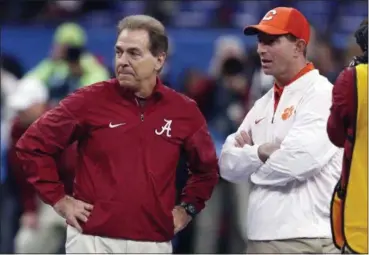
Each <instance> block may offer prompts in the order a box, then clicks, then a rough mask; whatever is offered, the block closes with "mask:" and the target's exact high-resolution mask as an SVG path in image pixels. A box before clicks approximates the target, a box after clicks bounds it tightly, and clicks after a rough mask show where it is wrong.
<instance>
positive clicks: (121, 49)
mask: <svg viewBox="0 0 369 255" xmlns="http://www.w3.org/2000/svg"><path fill="white" fill-rule="evenodd" d="M115 49H116V50H120V51H123V48H122V47H121V46H119V45H115ZM126 50H127V51H140V49H139V48H137V47H128V48H127V49H126Z"/></svg>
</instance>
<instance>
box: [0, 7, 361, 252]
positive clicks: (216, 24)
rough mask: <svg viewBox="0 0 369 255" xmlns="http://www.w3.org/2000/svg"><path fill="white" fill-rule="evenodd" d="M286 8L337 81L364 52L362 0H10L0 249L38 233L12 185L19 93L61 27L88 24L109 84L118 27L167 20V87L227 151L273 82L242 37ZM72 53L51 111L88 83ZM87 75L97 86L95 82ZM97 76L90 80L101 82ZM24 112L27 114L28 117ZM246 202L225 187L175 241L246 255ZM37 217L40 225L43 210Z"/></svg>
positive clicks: (4, 14) (235, 188) (313, 57)
mask: <svg viewBox="0 0 369 255" xmlns="http://www.w3.org/2000/svg"><path fill="white" fill-rule="evenodd" d="M277 6H291V7H295V8H297V9H299V10H300V11H301V12H302V13H303V14H304V15H306V17H307V18H308V20H309V22H310V23H311V26H312V33H313V34H312V38H311V42H310V44H309V49H308V58H309V60H310V61H312V62H313V63H314V65H315V66H316V67H317V68H318V69H319V70H320V72H321V73H323V74H324V75H326V76H327V77H328V78H329V79H330V80H331V82H334V81H335V78H336V77H337V75H338V73H339V72H340V70H341V69H342V68H343V67H344V66H345V65H347V64H348V63H349V61H350V60H351V59H352V57H353V56H355V55H357V54H359V53H360V50H359V48H358V46H357V45H356V43H355V40H354V38H353V32H354V31H355V30H356V29H357V28H358V26H359V24H360V22H361V21H362V20H363V19H364V18H367V16H368V2H367V1H362V0H351V1H346V0H331V1H329V0H314V1H308V0H268V1H266V0H262V1H237V0H234V1H226V0H208V1H195V0H183V1H167V0H163V1H159V0H152V1H139V0H138V1H82V0H81V1H75V0H74V1H67V0H63V1H41V0H40V1H21V0H13V1H1V2H0V13H1V15H0V17H1V24H2V26H1V64H2V76H1V95H2V100H1V106H2V115H1V118H2V120H1V126H2V133H1V145H2V147H1V148H2V162H1V163H2V172H3V173H6V175H5V174H4V175H2V181H1V183H2V184H1V185H2V186H1V188H2V192H1V196H2V201H1V210H2V213H1V236H0V251H1V252H5V253H11V252H14V251H15V250H14V240H15V239H14V238H15V236H16V234H17V232H18V229H19V227H22V224H23V225H27V224H28V225H29V228H32V226H34V225H32V224H29V222H28V223H27V222H26V223H25V220H24V218H22V215H24V202H22V195H21V193H22V192H24V191H23V190H24V187H22V185H26V184H20V182H19V181H16V180H15V179H17V178H16V177H14V178H13V177H12V176H13V175H16V174H15V173H14V172H16V171H14V170H13V168H16V167H15V166H14V165H12V164H13V163H12V159H11V150H12V145H13V144H14V142H16V137H17V135H14V132H15V131H14V125H15V124H14V123H17V119H18V120H19V118H24V116H23V115H24V114H23V115H19V111H15V110H14V109H12V108H11V107H10V105H11V104H12V102H11V98H12V97H11V96H12V95H13V94H15V93H18V92H17V89H16V88H17V87H18V85H19V86H20V84H24V83H27V80H25V79H24V78H23V77H25V76H27V74H29V73H28V72H29V71H30V70H33V68H35V67H37V66H38V65H39V63H40V62H41V61H42V60H45V59H47V58H48V57H49V56H50V54H53V53H52V51H55V49H54V48H53V44H55V42H56V41H57V39H56V35H55V31H56V29H57V28H58V27H59V25H62V24H64V23H65V22H75V23H77V24H79V25H80V26H81V27H82V28H83V31H82V32H78V33H79V35H78V36H79V37H78V38H79V39H78V40H81V42H80V44H79V46H81V49H82V51H83V53H87V52H88V53H89V54H90V55H91V56H93V57H95V59H96V60H97V62H98V64H99V65H101V68H103V69H106V70H107V74H106V75H105V76H104V74H102V75H101V76H100V77H112V76H113V69H112V67H113V57H114V48H113V46H114V43H115V39H116V25H117V22H118V21H119V20H120V19H122V18H123V17H124V16H126V15H131V14H148V15H152V16H154V17H156V18H158V19H159V20H160V21H162V22H163V23H164V25H165V26H166V27H167V31H168V34H169V37H170V56H169V58H168V61H167V64H166V66H165V69H164V72H163V73H162V78H163V80H164V81H165V82H166V83H167V84H168V86H170V87H172V88H174V89H176V90H178V91H182V92H184V93H186V94H187V95H188V96H190V97H192V98H193V99H195V100H196V101H197V102H198V104H199V106H200V108H201V110H202V111H203V113H204V115H205V117H206V119H207V121H208V124H209V127H210V129H211V132H212V135H213V138H214V141H215V143H216V145H217V149H218V151H219V150H220V146H221V144H222V142H223V141H224V139H225V137H226V136H227V135H228V134H229V133H230V132H233V131H234V130H235V129H236V128H237V127H238V125H239V123H240V121H242V118H243V117H244V115H245V114H246V113H247V111H248V109H249V108H250V107H251V106H252V104H253V102H254V101H255V100H257V99H258V98H259V97H260V96H262V95H263V94H264V93H265V92H266V91H267V90H268V89H270V88H271V86H272V84H273V79H272V78H271V77H268V76H266V75H264V74H263V73H262V72H261V70H260V63H259V60H258V56H257V55H256V50H255V47H256V38H254V37H244V36H243V33H242V29H243V27H244V26H245V25H248V24H254V23H258V22H259V20H260V19H261V18H262V17H263V16H264V15H265V13H266V12H267V11H268V10H270V9H272V8H274V7H277ZM72 31H73V30H72ZM66 33H67V34H68V32H66ZM72 33H73V32H72ZM76 33H77V32H76ZM67 37H68V36H67ZM61 40H62V39H61ZM83 41H85V43H84V42H83ZM74 46H75V45H74ZM82 46H83V47H82ZM69 52H70V54H69V55H68V54H67V55H68V56H69V57H66V56H65V57H64V58H63V59H64V60H65V61H66V62H67V63H68V68H69V69H68V70H67V71H66V75H64V76H63V82H62V83H63V84H62V85H60V84H59V85H57V82H55V80H53V79H51V78H52V77H47V78H45V79H41V80H42V81H41V82H42V83H43V84H45V85H47V86H46V88H47V89H48V95H49V98H48V102H46V103H49V102H51V101H52V102H55V101H58V100H60V99H61V98H62V97H64V96H65V95H66V94H68V93H70V92H71V91H72V90H74V89H75V88H77V87H79V86H84V85H87V84H83V81H82V80H78V79H77V81H76V80H74V78H75V76H73V70H74V69H73V68H74V67H75V66H74V65H73V63H74V62H73V60H75V59H77V60H78V61H82V58H83V57H81V54H80V53H78V51H77V53H75V52H74V51H69ZM73 52H74V53H73ZM78 61H77V62H78ZM97 68H100V67H97ZM82 69H83V68H82ZM77 70H78V68H77ZM94 70H96V69H94ZM61 72H64V71H61ZM77 72H78V71H77ZM82 72H88V70H87V71H86V70H82ZM56 73H58V71H57V72H56ZM86 76H88V78H91V74H86ZM22 78H23V79H22ZM88 78H86V80H85V81H90V80H91V81H92V80H94V79H93V78H91V79H88ZM96 79H98V78H96ZM21 81H24V82H23V83H21ZM29 82H30V81H29ZM61 87H63V88H64V89H61ZM37 91H39V90H37V89H36V88H35V90H34V91H33V92H29V96H30V97H32V98H29V99H27V98H26V97H23V98H24V100H25V101H27V100H36V99H34V98H38V99H39V100H40V98H41V96H40V93H41V92H40V91H39V92H37ZM37 93H38V94H37ZM23 94H24V93H23ZM26 94H27V93H26ZM31 94H32V95H31ZM22 111H23V113H24V112H26V113H27V111H26V109H22ZM36 112H37V111H36ZM28 114H31V113H29V112H28ZM21 122H22V121H21ZM28 124H29V123H28ZM25 127H26V126H23V128H25ZM18 138H19V134H18ZM6 159H8V162H7V163H6V161H5V160H6ZM179 169H181V168H179ZM182 170H183V169H182ZM179 172H180V171H179ZM5 176H6V179H5ZM179 176H180V177H181V178H178V187H181V186H182V185H183V180H185V178H186V176H183V175H181V174H180V173H179ZM246 195H247V187H246V186H245V185H230V184H228V183H225V182H221V183H220V184H219V185H218V187H217V189H216V192H215V193H214V196H213V198H212V199H211V201H210V202H209V204H208V208H207V209H206V210H205V211H204V212H203V213H202V214H201V217H198V218H197V219H196V220H195V222H194V223H193V224H191V225H190V226H189V228H188V229H186V230H185V231H183V232H182V233H180V234H179V235H178V236H177V237H176V238H175V240H174V242H173V243H174V246H175V252H176V253H191V252H197V253H200V252H203V253H216V252H219V253H222V252H223V253H226V252H231V253H239V252H241V251H243V250H244V241H245V238H244V230H243V228H242V225H243V224H244V222H243V221H244V220H243V219H244V217H243V216H242V215H244V212H245V207H246V203H247V201H246V200H247V199H245V197H246ZM34 214H35V215H36V216H37V215H38V217H40V214H39V212H37V211H36V212H34ZM35 229H36V230H37V228H34V230H35ZM36 230H35V231H36ZM32 233H36V234H34V235H33V236H34V237H35V238H37V231H36V232H32ZM52 233H53V234H52V235H55V239H57V237H56V236H63V231H59V230H55V231H54V232H52ZM40 236H41V235H40ZM58 240H59V239H58ZM41 243H42V242H41ZM18 245H23V246H24V247H25V248H23V249H25V250H24V251H26V252H27V247H28V246H27V244H24V243H22V244H18ZM44 245H46V246H47V245H48V244H47V243H46V244H44ZM62 246H63V244H62V242H61V244H60V247H61V248H60V249H57V250H56V251H55V252H63V249H62ZM17 249H18V248H17ZM45 250H46V247H45ZM18 251H19V249H18ZM41 251H43V250H41ZM29 252H32V250H31V251H29ZM50 252H51V251H50Z"/></svg>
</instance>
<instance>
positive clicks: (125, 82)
mask: <svg viewBox="0 0 369 255" xmlns="http://www.w3.org/2000/svg"><path fill="white" fill-rule="evenodd" d="M118 82H119V85H120V86H122V87H125V88H134V87H136V86H137V82H136V81H134V80H131V79H119V78H118Z"/></svg>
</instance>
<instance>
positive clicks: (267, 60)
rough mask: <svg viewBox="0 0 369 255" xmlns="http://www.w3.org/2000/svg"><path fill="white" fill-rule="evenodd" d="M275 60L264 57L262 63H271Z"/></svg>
mask: <svg viewBox="0 0 369 255" xmlns="http://www.w3.org/2000/svg"><path fill="white" fill-rule="evenodd" d="M272 62H273V61H272V60H271V59H265V58H262V59H261V63H262V64H270V63H272Z"/></svg>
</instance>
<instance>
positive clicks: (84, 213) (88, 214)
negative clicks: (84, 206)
mask: <svg viewBox="0 0 369 255" xmlns="http://www.w3.org/2000/svg"><path fill="white" fill-rule="evenodd" d="M81 213H82V214H83V215H84V216H86V217H87V218H88V217H90V215H91V212H89V211H87V210H83V211H82V212H81Z"/></svg>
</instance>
